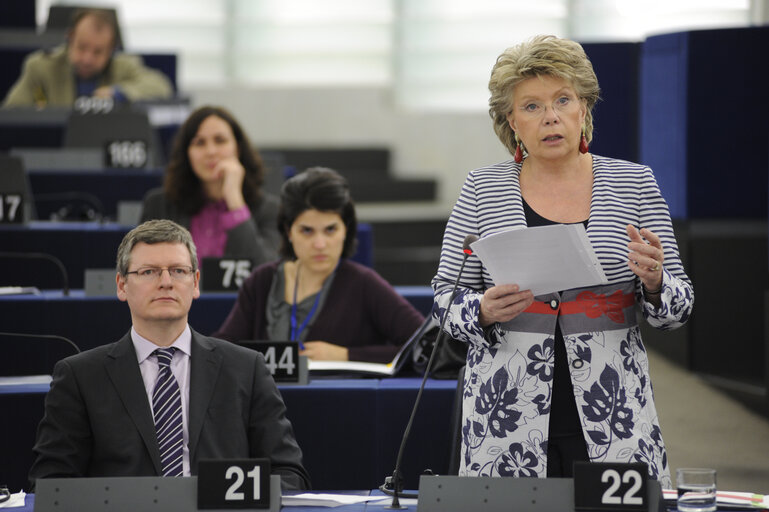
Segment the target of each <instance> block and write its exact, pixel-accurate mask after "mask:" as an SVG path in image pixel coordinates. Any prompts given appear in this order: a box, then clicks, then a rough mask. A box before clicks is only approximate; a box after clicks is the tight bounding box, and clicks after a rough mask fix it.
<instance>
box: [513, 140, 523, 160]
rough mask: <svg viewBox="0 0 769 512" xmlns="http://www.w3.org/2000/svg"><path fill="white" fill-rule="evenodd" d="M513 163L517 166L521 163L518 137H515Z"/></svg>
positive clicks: (521, 156) (521, 152)
mask: <svg viewBox="0 0 769 512" xmlns="http://www.w3.org/2000/svg"><path fill="white" fill-rule="evenodd" d="M513 160H515V163H517V164H519V163H521V162H523V150H522V149H521V140H520V139H519V138H518V135H516V136H515V154H514V155H513Z"/></svg>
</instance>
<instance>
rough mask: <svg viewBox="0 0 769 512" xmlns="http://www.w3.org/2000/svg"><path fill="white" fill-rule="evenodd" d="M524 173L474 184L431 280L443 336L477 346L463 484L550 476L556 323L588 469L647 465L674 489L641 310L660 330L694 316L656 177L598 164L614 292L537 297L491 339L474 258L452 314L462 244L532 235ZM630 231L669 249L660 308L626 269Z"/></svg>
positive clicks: (485, 172) (484, 276) (466, 189)
mask: <svg viewBox="0 0 769 512" xmlns="http://www.w3.org/2000/svg"><path fill="white" fill-rule="evenodd" d="M520 168H521V166H520V164H516V163H514V162H513V161H507V162H502V163H500V164H497V165H494V166H490V167H486V168H482V169H478V170H475V171H473V172H471V173H470V174H469V175H468V177H467V180H466V181H465V184H464V186H463V187H462V192H461V194H460V197H459V199H458V200H457V203H456V205H455V206H454V209H453V211H452V214H451V217H450V218H449V222H448V224H447V226H446V232H445V234H444V240H443V247H442V250H441V262H440V265H439V269H438V273H437V275H436V276H435V278H434V279H433V288H434V290H435V301H436V302H435V307H434V310H433V313H434V314H435V315H436V316H438V317H439V318H442V317H443V315H448V317H447V321H446V326H445V329H446V330H447V331H448V332H449V334H451V335H452V336H453V337H454V338H455V339H458V340H463V341H465V342H467V343H468V344H469V349H468V355H467V370H466V372H465V381H464V391H463V424H462V461H461V465H460V470H459V474H460V475H464V476H519V477H544V476H545V475H546V474H547V442H548V425H549V414H550V405H551V395H552V380H553V374H554V366H553V363H554V335H555V331H556V323H558V325H560V328H561V332H562V333H563V337H564V343H565V346H566V354H567V360H568V364H569V373H570V376H571V381H572V385H573V388H574V399H575V401H576V404H577V411H578V414H579V418H580V423H581V425H582V431H583V434H584V436H585V442H586V444H587V448H588V455H589V456H590V459H591V460H592V461H595V462H644V463H646V464H647V466H648V470H649V475H650V477H652V478H655V479H658V480H660V482H661V484H662V486H663V487H665V488H670V487H671V481H670V471H669V467H668V461H667V455H666V452H665V445H664V443H663V440H662V435H661V431H660V427H659V421H658V418H657V411H656V408H655V406H654V398H653V393H652V386H651V382H650V379H649V361H648V358H647V355H646V350H645V348H644V346H643V343H642V341H641V335H640V331H639V327H638V323H637V319H636V318H637V315H636V313H637V311H638V310H639V308H640V311H641V312H642V314H643V316H644V317H645V319H646V321H647V322H648V323H649V324H650V325H652V326H654V327H657V328H659V329H673V328H676V327H679V326H680V325H682V324H683V323H684V322H686V320H687V319H688V317H689V315H690V313H691V310H692V307H693V304H694V293H693V289H692V285H691V282H690V281H689V279H688V277H687V276H686V274H685V272H684V269H683V266H682V264H681V260H680V257H679V255H678V247H677V244H676V241H675V236H674V234H673V229H672V225H671V222H670V215H669V213H668V208H667V204H666V203H665V201H664V199H663V198H662V196H661V195H660V192H659V188H658V186H657V183H656V180H655V179H654V176H653V174H652V172H651V170H650V169H649V168H648V167H644V166H641V165H638V164H633V163H629V162H625V161H621V160H614V159H609V158H604V157H600V156H596V155H594V156H593V192H592V200H591V208H590V216H589V219H588V229H587V234H588V238H589V240H590V242H591V244H592V245H593V248H594V250H595V252H596V255H597V256H598V259H599V261H600V262H601V265H602V267H603V270H604V273H605V274H606V276H607V279H608V284H607V285H603V286H596V287H589V288H582V289H573V290H565V291H562V292H558V293H552V294H548V295H542V296H538V297H536V298H535V303H534V304H533V305H532V306H531V307H530V308H529V309H527V310H526V311H525V312H524V313H522V314H521V315H519V316H517V317H516V318H514V319H513V320H511V321H510V322H507V323H504V324H494V325H493V326H490V327H488V328H486V329H483V328H482V327H481V326H480V325H479V323H478V313H479V310H480V300H481V298H482V296H483V292H484V291H485V290H486V289H488V288H490V287H492V286H494V283H493V282H492V280H491V276H490V275H489V274H488V272H487V271H486V270H485V268H483V266H482V265H481V263H480V261H479V260H478V258H477V257H474V256H472V257H470V258H468V260H467V263H466V266H465V270H464V273H463V276H462V278H461V280H460V287H459V288H458V291H457V294H456V296H455V298H454V300H453V302H452V303H451V304H449V303H448V302H449V299H450V295H451V289H452V286H453V283H454V280H455V279H456V276H457V273H458V270H459V267H460V265H461V262H462V242H463V240H464V238H465V236H466V235H468V234H475V235H477V236H480V237H483V236H487V235H490V234H492V233H496V232H499V231H504V230H508V229H516V228H525V227H526V219H525V215H524V210H523V206H522V201H521V192H520V184H519V181H518V177H519V173H520ZM627 224H633V225H634V226H636V227H638V228H642V227H646V228H648V229H650V230H652V231H654V232H655V233H656V234H657V235H658V236H659V237H660V238H661V241H662V246H663V248H664V249H665V261H664V265H663V284H662V294H661V301H662V304H661V306H660V307H659V308H655V307H654V306H653V305H652V304H651V303H648V302H647V301H646V300H645V298H644V295H643V292H642V289H641V283H640V280H639V279H638V278H637V277H636V276H635V275H634V274H633V273H632V272H631V271H630V269H629V268H628V266H627V254H628V249H627V243H628V241H629V240H628V237H627V233H626V231H625V226H626V225H627ZM564 257H568V255H564Z"/></svg>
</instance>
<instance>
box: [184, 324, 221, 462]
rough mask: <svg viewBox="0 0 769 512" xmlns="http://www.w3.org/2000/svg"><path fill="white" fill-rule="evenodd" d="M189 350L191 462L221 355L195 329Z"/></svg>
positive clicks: (195, 459) (195, 453) (212, 390)
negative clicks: (190, 353)
mask: <svg viewBox="0 0 769 512" xmlns="http://www.w3.org/2000/svg"><path fill="white" fill-rule="evenodd" d="M191 352H192V355H191V359H190V421H189V443H190V444H189V450H190V463H191V464H193V463H194V461H197V447H198V441H199V440H200V433H201V431H202V430H203V423H204V421H205V419H206V411H208V405H209V404H210V403H211V399H212V397H213V395H214V389H215V388H216V381H217V378H218V376H219V371H220V370H221V367H222V356H221V355H220V354H219V353H218V352H217V351H216V347H215V346H214V345H213V344H211V343H210V342H209V341H208V340H207V339H206V338H204V337H203V336H201V335H200V334H198V333H197V332H195V331H192V348H191Z"/></svg>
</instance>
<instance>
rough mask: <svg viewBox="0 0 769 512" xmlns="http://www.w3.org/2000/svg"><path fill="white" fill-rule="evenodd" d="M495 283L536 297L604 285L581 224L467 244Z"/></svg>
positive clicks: (511, 233)
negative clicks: (518, 289)
mask: <svg viewBox="0 0 769 512" xmlns="http://www.w3.org/2000/svg"><path fill="white" fill-rule="evenodd" d="M470 247H471V248H472V249H473V252H474V253H475V254H476V255H477V256H478V257H479V258H480V259H481V262H482V263H483V266H484V267H486V270H488V271H489V274H491V278H492V279H493V280H494V283H495V284H498V285H499V284H517V285H518V286H519V287H520V289H521V290H531V292H532V293H533V294H534V295H535V296H537V295H544V294H546V293H552V292H557V291H561V290H570V289H572V288H583V287H586V286H596V285H601V284H606V283H607V280H606V275H605V274H604V272H603V268H602V267H601V263H600V262H599V261H598V257H597V256H596V254H595V251H594V250H593V246H592V245H591V244H590V240H588V238H587V233H586V232H585V226H583V225H582V224H554V225H551V226H537V227H533V228H525V229H512V230H509V231H502V232H500V233H494V234H493V235H489V236H485V237H483V238H481V239H480V240H477V241H476V242H473V243H472V244H470Z"/></svg>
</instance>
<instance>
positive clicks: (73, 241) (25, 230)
mask: <svg viewBox="0 0 769 512" xmlns="http://www.w3.org/2000/svg"><path fill="white" fill-rule="evenodd" d="M130 229H131V228H130V227H129V226H121V225H119V224H115V223H111V222H110V223H98V222H42V221H34V222H30V223H29V224H27V225H25V226H20V225H19V226H13V225H6V226H0V240H2V250H3V251H11V252H43V253H47V254H51V255H53V256H56V257H57V258H59V259H60V260H61V262H62V263H63V264H64V268H66V269H67V274H68V276H69V286H70V288H83V284H84V281H85V269H87V268H115V257H116V255H117V248H118V246H119V245H120V242H121V241H122V240H123V237H124V236H125V234H126V233H128V231H129V230H130ZM2 285H12V286H36V287H37V288H40V289H44V288H55V289H61V287H62V278H61V273H60V272H59V269H58V268H57V267H56V266H55V265H54V264H52V263H49V262H46V261H42V260H30V261H23V260H17V259H14V260H10V259H5V258H3V259H2V260H0V286H2Z"/></svg>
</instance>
